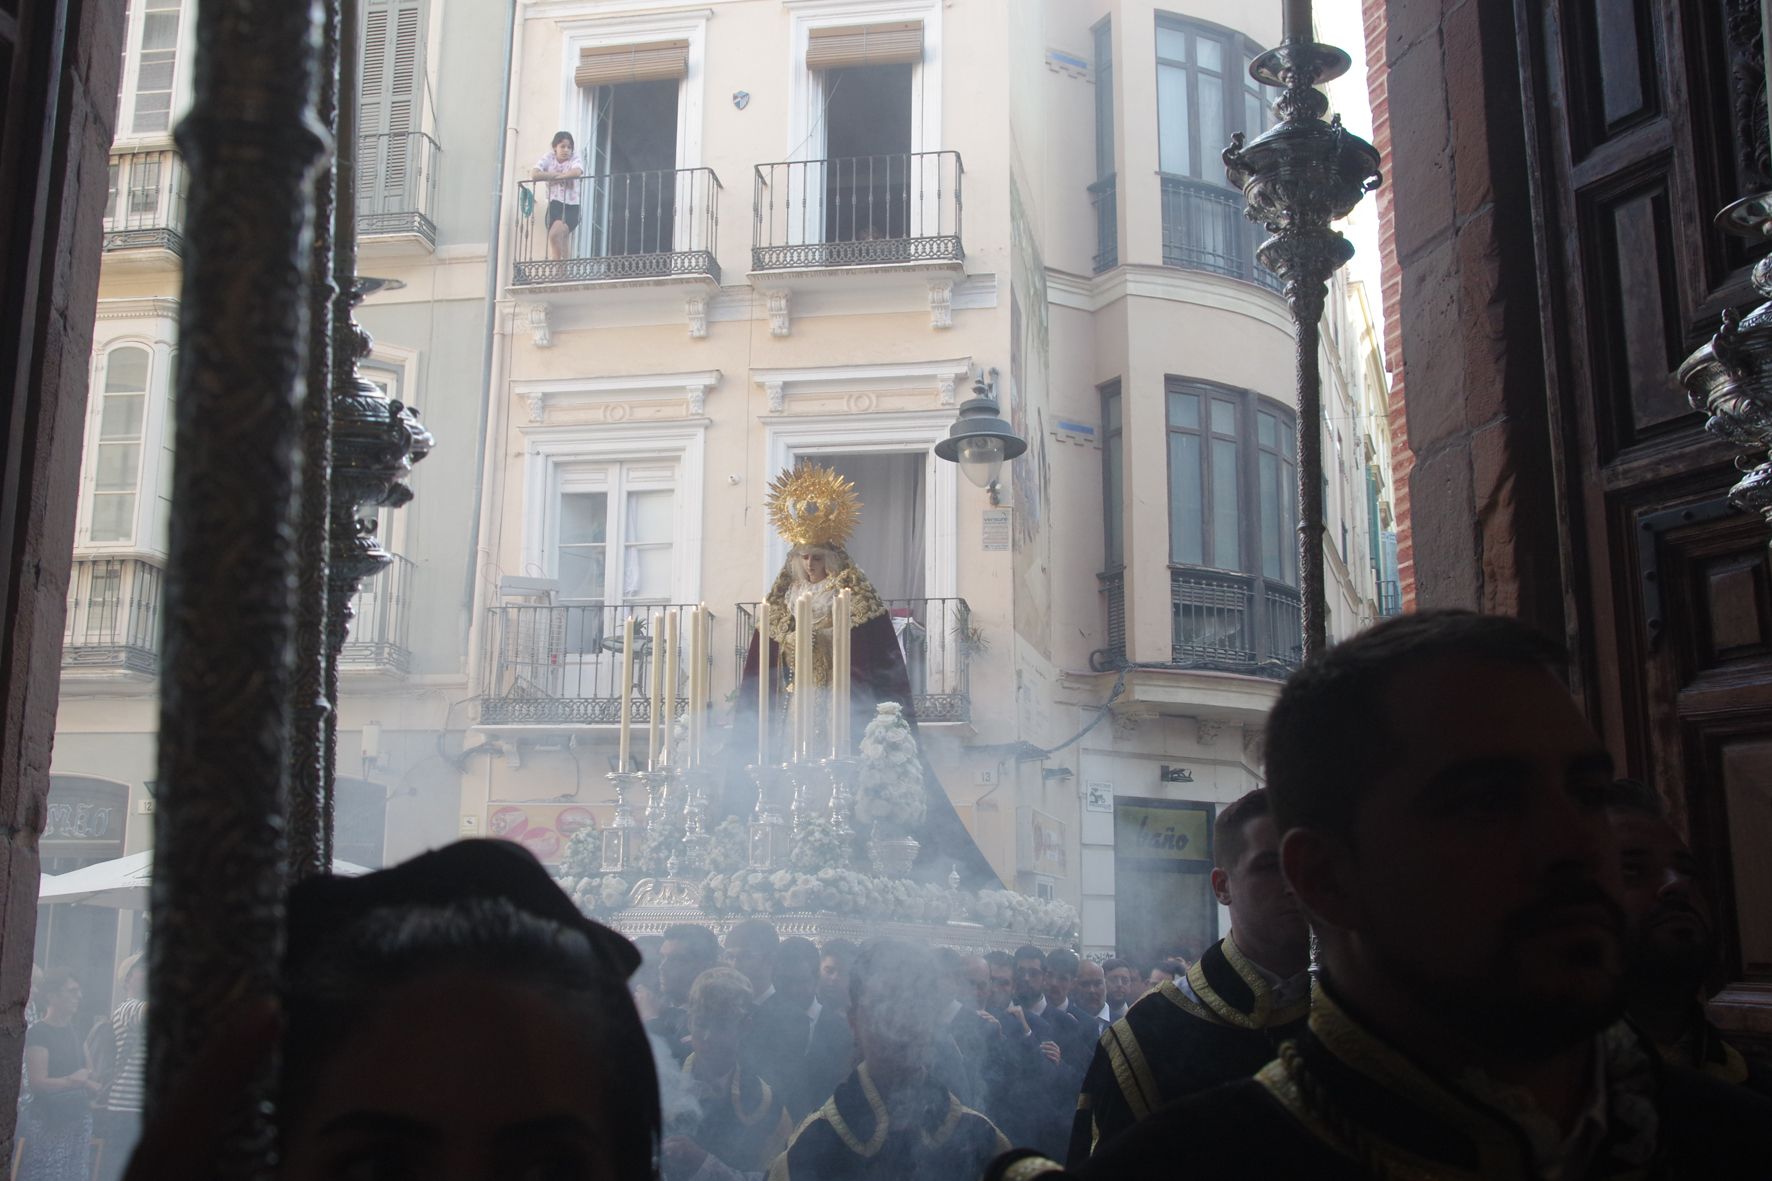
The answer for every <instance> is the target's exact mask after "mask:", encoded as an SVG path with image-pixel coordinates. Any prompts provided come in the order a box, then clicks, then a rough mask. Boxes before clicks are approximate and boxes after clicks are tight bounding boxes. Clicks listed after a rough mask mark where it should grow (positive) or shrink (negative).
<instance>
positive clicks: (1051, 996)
mask: <svg viewBox="0 0 1772 1181" xmlns="http://www.w3.org/2000/svg"><path fill="white" fill-rule="evenodd" d="M1081 963H1082V961H1081V960H1079V959H1078V958H1077V953H1076V952H1074V951H1071V950H1069V949H1067V948H1063V947H1061V948H1058V949H1057V950H1056V951H1052V952H1048V953H1047V955H1046V1004H1047V1005H1048V1006H1050V1007H1051V1008H1052V1010H1053V1011H1054V1012H1058V1013H1069V1012H1070V1011H1071V985H1073V984H1075V983H1076V982H1077V968H1078V967H1079V965H1080V964H1081ZM1072 1016H1075V1014H1072Z"/></svg>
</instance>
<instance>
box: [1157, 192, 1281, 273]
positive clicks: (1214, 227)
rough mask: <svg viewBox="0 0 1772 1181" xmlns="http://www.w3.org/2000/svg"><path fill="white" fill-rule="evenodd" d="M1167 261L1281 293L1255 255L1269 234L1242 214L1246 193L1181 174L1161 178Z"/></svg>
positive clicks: (1165, 262) (1173, 265)
mask: <svg viewBox="0 0 1772 1181" xmlns="http://www.w3.org/2000/svg"><path fill="white" fill-rule="evenodd" d="M1161 183H1162V186H1163V265H1164V266H1171V267H1185V268H1187V269H1189V270H1195V271H1212V272H1213V273H1215V274H1219V275H1229V276H1231V277H1232V278H1233V279H1244V280H1247V281H1248V282H1251V283H1259V284H1260V285H1261V286H1263V287H1266V288H1268V289H1269V290H1270V291H1279V290H1280V289H1281V287H1282V284H1281V283H1280V278H1279V276H1278V275H1276V274H1274V273H1273V272H1272V271H1270V270H1268V269H1267V267H1265V266H1263V265H1262V263H1261V260H1260V259H1258V258H1257V257H1256V255H1255V251H1256V248H1257V247H1259V246H1260V245H1261V243H1262V241H1263V240H1264V239H1265V238H1266V237H1267V235H1266V233H1265V232H1264V231H1263V230H1262V228H1261V227H1260V226H1258V225H1256V224H1255V223H1254V222H1252V221H1250V220H1249V219H1248V218H1246V217H1244V216H1243V209H1244V206H1245V202H1244V200H1243V194H1242V193H1240V192H1238V191H1237V190H1235V189H1227V188H1224V187H1223V186H1222V185H1215V184H1207V183H1206V182H1204V181H1198V180H1191V179H1189V178H1187V177H1182V176H1167V175H1165V176H1163V177H1161Z"/></svg>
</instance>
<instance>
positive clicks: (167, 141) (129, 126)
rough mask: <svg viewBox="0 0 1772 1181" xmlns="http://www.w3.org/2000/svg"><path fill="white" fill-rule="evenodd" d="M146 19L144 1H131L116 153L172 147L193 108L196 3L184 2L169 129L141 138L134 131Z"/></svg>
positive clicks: (120, 95)
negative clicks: (175, 133) (181, 122)
mask: <svg viewBox="0 0 1772 1181" xmlns="http://www.w3.org/2000/svg"><path fill="white" fill-rule="evenodd" d="M144 19H145V15H144V7H143V5H142V3H141V0H131V3H130V5H129V24H128V27H127V28H125V29H124V30H123V37H124V41H123V44H124V46H125V49H124V53H123V76H122V78H120V79H119V80H118V83H117V89H118V95H117V128H116V134H115V138H114V139H113V140H112V141H111V147H112V152H113V154H115V153H116V152H118V151H119V150H122V149H125V148H141V147H144V146H146V145H150V144H153V145H160V146H170V145H171V143H172V129H173V128H174V127H177V126H178V121H179V120H180V119H182V118H184V115H185V112H186V111H188V110H190V108H191V68H192V65H193V64H194V61H195V58H196V55H197V36H196V24H197V5H196V4H195V3H193V0H183V2H182V3H181V4H180V5H179V11H178V56H177V58H176V59H175V60H174V62H173V65H172V111H171V115H170V117H169V119H168V121H167V124H166V130H165V131H147V132H142V133H141V134H139V135H138V134H137V133H136V132H135V131H134V130H133V128H134V126H135V85H136V81H137V79H138V78H139V77H140V76H141V59H142V48H141V47H142V22H143V20H144Z"/></svg>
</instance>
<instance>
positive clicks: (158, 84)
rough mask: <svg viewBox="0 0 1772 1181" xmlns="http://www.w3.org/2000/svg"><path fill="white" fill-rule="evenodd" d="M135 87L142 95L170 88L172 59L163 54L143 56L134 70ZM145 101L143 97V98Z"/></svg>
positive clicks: (157, 92)
mask: <svg viewBox="0 0 1772 1181" xmlns="http://www.w3.org/2000/svg"><path fill="white" fill-rule="evenodd" d="M136 89H137V90H139V91H141V92H142V93H143V95H144V96H146V95H147V94H148V93H150V92H151V93H155V94H159V93H161V92H164V91H168V90H171V89H172V59H170V58H168V57H165V56H163V55H157V56H155V57H151V58H149V57H144V58H143V59H142V63H141V67H140V69H138V70H137V72H136ZM144 101H145V98H144Z"/></svg>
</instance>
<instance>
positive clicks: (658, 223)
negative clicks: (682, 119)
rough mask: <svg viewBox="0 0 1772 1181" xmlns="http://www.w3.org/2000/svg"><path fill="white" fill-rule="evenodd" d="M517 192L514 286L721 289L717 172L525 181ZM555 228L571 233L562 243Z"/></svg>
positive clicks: (678, 171)
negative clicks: (610, 283) (692, 282)
mask: <svg viewBox="0 0 1772 1181" xmlns="http://www.w3.org/2000/svg"><path fill="white" fill-rule="evenodd" d="M519 187H520V190H521V191H520V192H519V194H518V200H517V234H516V238H517V241H516V248H515V263H514V268H513V273H512V278H511V282H512V283H513V284H515V285H517V286H526V285H531V284H537V283H595V282H603V281H607V280H613V279H669V278H705V279H712V280H713V281H714V282H716V283H718V282H719V281H720V263H719V260H718V257H717V254H718V251H719V229H720V178H719V177H718V176H715V175H714V171H713V169H711V168H677V169H663V170H660V171H655V172H624V173H614V174H611V175H608V176H585V177H578V178H575V179H572V180H566V181H540V180H526V181H522V182H520V186H519ZM550 189H552V191H553V192H555V193H556V194H558V207H557V208H551V202H550V199H549V196H548V193H549V191H550ZM574 202H576V205H575V204H574ZM554 221H559V222H561V223H563V224H565V225H566V226H567V229H566V230H565V231H564V233H563V234H562V235H559V236H558V237H556V236H554V235H552V234H551V233H550V231H551V229H552V226H553V223H554ZM574 222H576V223H577V224H576V225H574V224H573V223H574Z"/></svg>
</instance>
